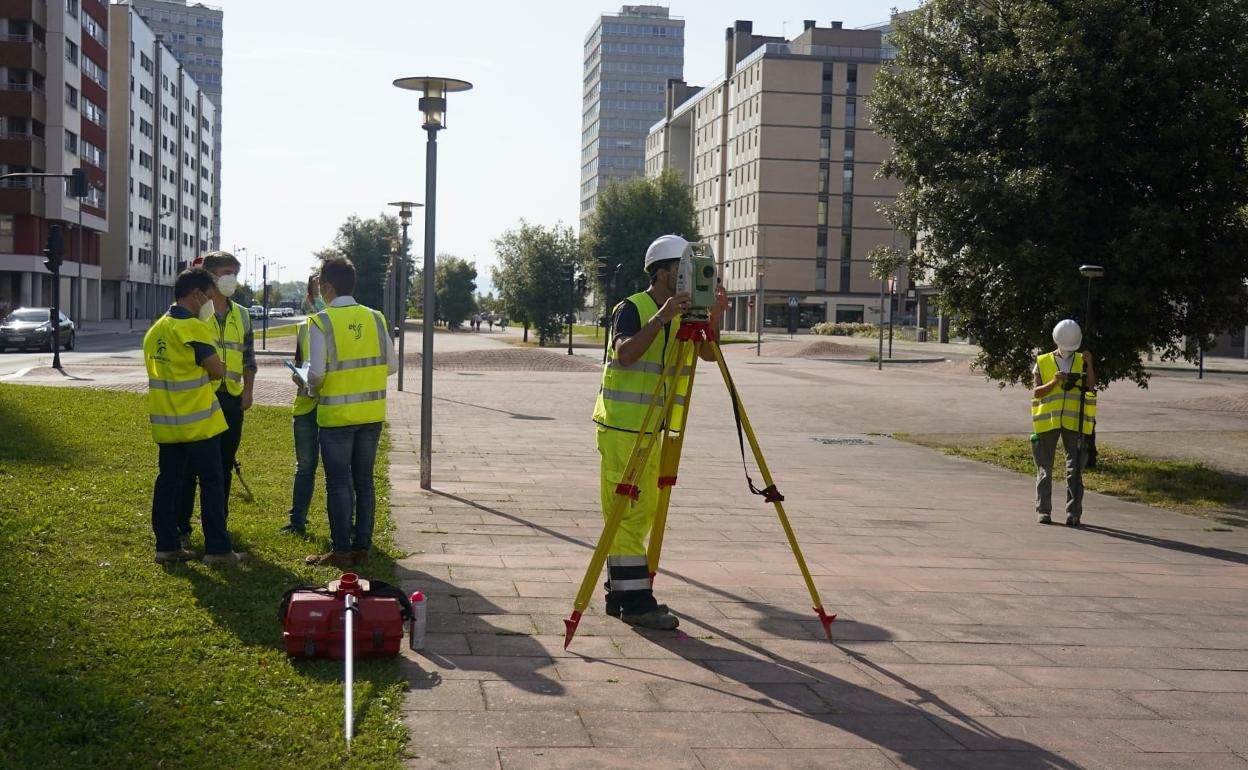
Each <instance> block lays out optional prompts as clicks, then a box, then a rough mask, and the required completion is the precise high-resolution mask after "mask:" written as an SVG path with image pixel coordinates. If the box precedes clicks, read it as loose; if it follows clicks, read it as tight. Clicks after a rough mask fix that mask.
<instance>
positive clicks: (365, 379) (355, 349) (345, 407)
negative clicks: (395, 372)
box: [311, 305, 389, 428]
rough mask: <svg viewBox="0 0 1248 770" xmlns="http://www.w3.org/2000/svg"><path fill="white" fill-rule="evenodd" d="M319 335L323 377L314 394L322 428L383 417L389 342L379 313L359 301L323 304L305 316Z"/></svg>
mask: <svg viewBox="0 0 1248 770" xmlns="http://www.w3.org/2000/svg"><path fill="white" fill-rule="evenodd" d="M311 321H312V323H314V324H316V326H317V328H318V329H320V331H321V332H322V334H323V335H324V337H325V354H326V355H325V379H324V381H322V383H321V387H320V392H319V393H318V394H317V410H316V422H317V424H318V425H320V426H321V427H323V428H335V427H341V426H344V425H365V424H368V423H374V422H382V421H383V420H385V419H386V377H387V375H388V374H389V372H388V364H389V346H388V344H387V343H388V340H387V338H386V324H385V320H384V319H383V318H382V317H381V314H380V313H378V312H377V311H375V310H373V309H371V308H367V307H365V306H363V305H346V306H342V307H333V306H330V307H327V308H325V309H324V310H322V311H321V312H319V313H317V314H316V315H315V316H313V317H312V318H311Z"/></svg>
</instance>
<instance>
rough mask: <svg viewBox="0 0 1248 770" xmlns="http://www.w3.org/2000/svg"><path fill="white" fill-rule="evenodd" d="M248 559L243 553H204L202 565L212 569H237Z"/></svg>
mask: <svg viewBox="0 0 1248 770" xmlns="http://www.w3.org/2000/svg"><path fill="white" fill-rule="evenodd" d="M248 558H250V557H248V556H247V554H245V553H238V552H236V551H226V552H225V553H206V554H204V564H208V565H210V566H214V567H237V566H238V565H240V564H242V563H244V562H246V561H247V559H248Z"/></svg>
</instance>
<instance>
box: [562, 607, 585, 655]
mask: <svg viewBox="0 0 1248 770" xmlns="http://www.w3.org/2000/svg"><path fill="white" fill-rule="evenodd" d="M580 624H581V613H580V611H578V610H573V611H572V617H570V618H568V619H567V620H565V621H563V625H564V627H565V628H566V629H567V631H565V632H564V634H563V649H565V650H566V649H568V645H569V644H572V637H574V636H576V627H577V626H579V625H580Z"/></svg>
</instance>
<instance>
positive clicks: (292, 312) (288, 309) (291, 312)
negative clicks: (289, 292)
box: [282, 307, 295, 318]
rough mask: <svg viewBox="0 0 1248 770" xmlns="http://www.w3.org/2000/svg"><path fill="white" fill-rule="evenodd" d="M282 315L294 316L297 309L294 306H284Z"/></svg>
mask: <svg viewBox="0 0 1248 770" xmlns="http://www.w3.org/2000/svg"><path fill="white" fill-rule="evenodd" d="M282 315H283V316H284V317H286V318H294V317H295V309H294V308H293V307H284V308H282Z"/></svg>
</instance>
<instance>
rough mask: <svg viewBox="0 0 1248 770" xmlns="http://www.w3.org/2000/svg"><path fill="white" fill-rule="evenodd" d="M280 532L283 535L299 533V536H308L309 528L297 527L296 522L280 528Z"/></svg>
mask: <svg viewBox="0 0 1248 770" xmlns="http://www.w3.org/2000/svg"><path fill="white" fill-rule="evenodd" d="M278 532H279V533H280V534H283V535H298V536H299V537H307V536H308V533H307V530H305V529H302V528H300V527H296V526H295V525H294V524H287V525H286V526H284V527H282V528H281V529H279V530H278Z"/></svg>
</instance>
